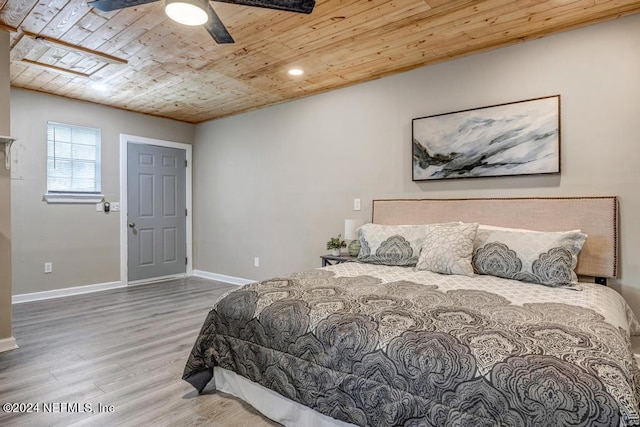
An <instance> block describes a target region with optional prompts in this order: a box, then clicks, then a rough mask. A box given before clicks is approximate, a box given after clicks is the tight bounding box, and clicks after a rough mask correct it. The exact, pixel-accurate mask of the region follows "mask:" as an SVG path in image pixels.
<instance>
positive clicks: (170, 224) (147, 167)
mask: <svg viewBox="0 0 640 427" xmlns="http://www.w3.org/2000/svg"><path fill="white" fill-rule="evenodd" d="M127 155H128V159H127V165H128V166H127V223H128V225H129V227H128V252H129V253H128V271H129V274H128V276H129V277H128V279H129V281H136V280H143V279H151V278H155V277H162V276H169V275H172V274H180V273H185V272H186V268H187V266H186V264H187V247H186V164H185V161H186V152H185V150H180V149H176V148H166V147H158V146H155V145H143V144H135V143H131V142H130V143H128V144H127Z"/></svg>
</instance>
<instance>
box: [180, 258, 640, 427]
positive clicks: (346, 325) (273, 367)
mask: <svg viewBox="0 0 640 427" xmlns="http://www.w3.org/2000/svg"><path fill="white" fill-rule="evenodd" d="M638 333H640V327H639V325H638V322H637V320H636V318H635V317H634V316H633V314H632V313H631V311H630V309H629V307H628V306H627V305H626V303H625V302H624V300H623V299H622V298H621V297H620V296H619V295H618V294H617V293H616V292H615V291H613V290H611V289H607V288H605V287H603V286H599V285H589V284H585V285H584V290H583V291H581V292H576V291H572V290H567V289H554V288H547V287H544V286H541V285H534V284H528V283H521V282H516V281H512V280H507V279H499V278H495V277H491V276H475V277H471V278H470V277H464V276H445V275H438V274H434V273H430V272H426V271H417V270H415V269H414V268H407V267H387V266H372V265H365V264H357V263H345V264H340V265H336V266H331V267H328V268H324V269H318V270H312V271H308V272H304V273H297V274H294V275H292V276H289V277H283V278H277V279H272V280H266V281H263V282H260V283H255V284H251V285H247V286H244V287H242V288H239V289H238V290H234V291H232V292H230V293H228V294H226V295H225V296H223V297H221V299H219V300H218V302H217V303H216V304H215V306H214V307H213V309H212V310H211V312H210V313H209V315H208V317H207V319H206V321H205V323H204V325H203V327H202V330H201V332H200V334H199V336H198V338H197V341H196V343H195V345H194V347H193V350H192V352H191V355H190V357H189V360H188V362H187V366H186V368H185V372H184V376H183V378H184V379H185V380H186V381H189V382H190V383H191V384H193V385H194V387H196V388H197V389H198V390H200V391H201V390H202V389H203V388H204V387H205V386H206V384H207V383H208V382H209V380H210V379H211V377H212V370H213V367H214V366H220V367H222V368H225V369H228V370H231V371H234V372H236V373H238V374H240V375H242V376H244V377H246V378H248V379H250V380H252V381H254V382H256V383H258V384H261V385H262V386H264V387H267V388H269V389H272V390H274V391H276V392H278V393H280V394H281V395H283V396H285V397H287V398H289V399H291V400H293V401H296V402H299V403H301V404H303V405H306V406H309V407H311V408H313V409H315V410H316V411H318V412H320V413H323V414H325V415H329V416H331V417H333V418H336V419H339V420H343V421H346V422H350V423H353V424H358V425H371V426H387V425H388V426H392V425H403V426H431V425H433V426H442V425H473V426H479V425H509V426H520V425H522V426H525V425H537V426H561V425H571V426H637V425H640V409H639V405H640V371H639V370H638V366H637V365H636V364H635V361H634V360H633V356H632V353H631V346H630V337H629V336H630V334H638Z"/></svg>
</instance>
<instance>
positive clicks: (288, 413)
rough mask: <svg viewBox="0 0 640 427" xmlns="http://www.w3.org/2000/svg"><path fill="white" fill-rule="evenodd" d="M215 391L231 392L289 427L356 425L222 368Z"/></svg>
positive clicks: (215, 374) (217, 371) (218, 370)
mask: <svg viewBox="0 0 640 427" xmlns="http://www.w3.org/2000/svg"><path fill="white" fill-rule="evenodd" d="M213 377H214V380H215V383H216V389H217V390H219V391H222V392H224V393H229V394H231V395H234V396H236V397H239V398H240V399H242V400H244V401H245V402H247V403H249V404H250V405H251V406H253V407H254V408H256V409H257V410H258V411H260V412H261V413H262V414H263V415H264V416H266V417H267V418H270V419H272V420H274V421H277V422H279V423H280V424H283V425H285V426H287V427H289V426H292V427H293V426H313V427H347V426H350V427H351V426H353V424H349V423H345V422H344V421H340V420H336V419H335V418H331V417H328V416H326V415H323V414H321V413H319V412H316V411H314V410H313V409H311V408H309V407H307V406H304V405H302V404H300V403H298V402H294V401H293V400H290V399H287V398H286V397H284V396H282V395H280V394H278V393H276V392H275V391H273V390H269V389H268V388H266V387H263V386H261V385H260V384H257V383H254V382H253V381H251V380H248V379H246V378H245V377H242V376H240V375H238V374H236V373H235V372H232V371H229V370H227V369H223V368H218V367H216V368H214V369H213Z"/></svg>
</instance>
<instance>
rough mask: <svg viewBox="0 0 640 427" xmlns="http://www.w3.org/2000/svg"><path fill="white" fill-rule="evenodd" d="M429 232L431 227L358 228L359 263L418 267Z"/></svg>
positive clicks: (377, 226) (373, 225)
mask: <svg viewBox="0 0 640 427" xmlns="http://www.w3.org/2000/svg"><path fill="white" fill-rule="evenodd" d="M451 224H454V225H455V224H458V223H457V222H456V223H451ZM426 230H427V225H380V224H365V225H363V226H361V227H360V228H359V229H358V236H359V238H360V253H359V254H358V261H360V262H367V263H370V264H383V265H400V266H414V265H416V263H417V262H418V256H420V250H421V249H422V242H423V241H424V235H425V232H426Z"/></svg>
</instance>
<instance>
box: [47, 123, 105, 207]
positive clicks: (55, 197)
mask: <svg viewBox="0 0 640 427" xmlns="http://www.w3.org/2000/svg"><path fill="white" fill-rule="evenodd" d="M56 125H57V126H60V127H68V128H76V129H86V130H90V131H93V132H97V141H96V144H95V154H96V156H95V157H96V170H95V180H94V181H95V184H96V185H95V190H96V191H74V190H50V189H49V185H50V184H49V179H50V176H49V159H50V158H51V157H53V158H54V159H55V156H50V153H49V130H50V128H51V127H52V126H54V127H55V126H56ZM46 141H47V155H46V167H45V169H46V179H47V183H46V185H47V187H46V192H45V194H44V200H45V201H46V202H47V203H100V202H102V201H103V200H104V195H103V194H102V129H100V128H94V127H89V126H79V125H73V124H69V123H62V122H56V121H47V137H46ZM55 142H56V141H55V140H54V144H55ZM69 144H71V145H72V146H73V144H74V142H73V139H72V140H71V141H70V142H69ZM68 160H70V161H71V163H72V164H73V162H74V159H73V158H71V159H68Z"/></svg>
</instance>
